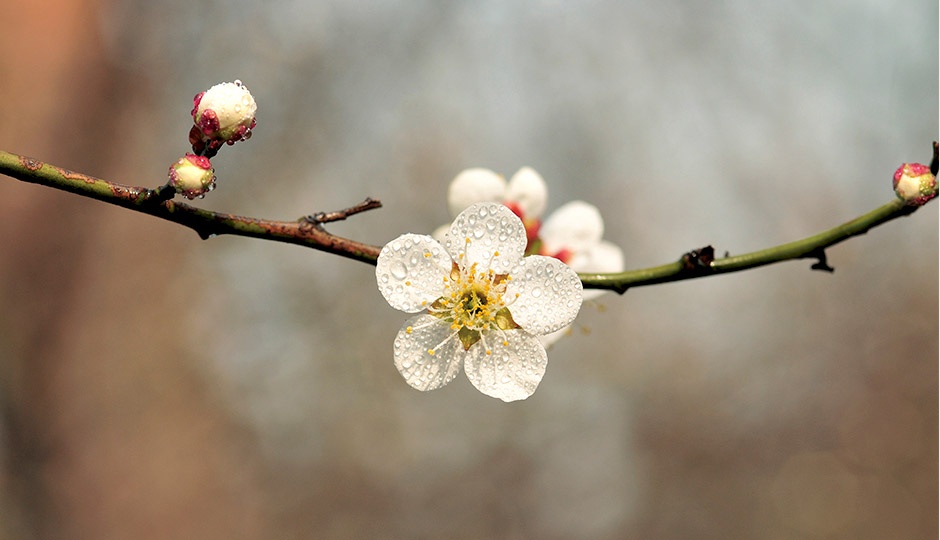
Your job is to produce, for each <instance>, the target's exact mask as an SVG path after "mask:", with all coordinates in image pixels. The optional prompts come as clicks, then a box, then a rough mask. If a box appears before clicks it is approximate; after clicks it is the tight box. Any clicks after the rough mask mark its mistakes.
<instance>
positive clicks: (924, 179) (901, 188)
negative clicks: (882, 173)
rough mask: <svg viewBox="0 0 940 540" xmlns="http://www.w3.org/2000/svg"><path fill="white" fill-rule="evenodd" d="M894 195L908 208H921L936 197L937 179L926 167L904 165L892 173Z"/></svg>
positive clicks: (912, 164) (910, 164) (917, 164)
mask: <svg viewBox="0 0 940 540" xmlns="http://www.w3.org/2000/svg"><path fill="white" fill-rule="evenodd" d="M894 193H895V194H897V196H898V198H899V199H901V200H903V201H904V202H906V203H907V204H908V205H909V206H921V205H923V204H926V203H927V201H929V200H930V199H933V198H934V197H936V196H937V177H936V176H934V175H933V174H931V172H930V167H927V166H926V165H921V164H920V163H905V164H904V165H901V166H900V167H898V170H897V171H895V173H894Z"/></svg>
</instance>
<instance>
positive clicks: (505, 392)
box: [464, 330, 548, 401]
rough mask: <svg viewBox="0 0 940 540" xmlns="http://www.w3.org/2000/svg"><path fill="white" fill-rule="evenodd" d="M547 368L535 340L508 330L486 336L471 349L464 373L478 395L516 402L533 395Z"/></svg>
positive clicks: (518, 331) (527, 335) (546, 363)
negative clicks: (480, 393)
mask: <svg viewBox="0 0 940 540" xmlns="http://www.w3.org/2000/svg"><path fill="white" fill-rule="evenodd" d="M484 341H485V342H486V345H487V346H489V349H487V347H486V346H484V343H483V342H484ZM487 351H489V352H490V354H487ZM547 365H548V355H546V354H545V347H542V344H541V343H539V340H538V339H537V338H536V337H535V336H533V335H531V334H529V333H528V332H526V331H524V330H507V331H505V332H487V333H486V334H485V335H484V336H483V340H481V341H480V342H479V343H477V344H475V345H474V346H473V347H470V351H469V354H468V355H467V358H466V365H465V366H464V369H465V370H466V372H467V378H468V379H470V382H471V383H472V384H473V386H475V387H476V388H477V390H479V391H480V392H483V393H484V394H486V395H488V396H491V397H495V398H499V399H501V400H503V401H516V400H519V399H525V398H527V397H529V396H531V395H532V393H533V392H535V389H536V387H538V385H539V382H540V381H541V380H542V376H544V375H545V367H546V366H547Z"/></svg>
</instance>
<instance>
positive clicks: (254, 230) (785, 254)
mask: <svg viewBox="0 0 940 540" xmlns="http://www.w3.org/2000/svg"><path fill="white" fill-rule="evenodd" d="M937 148H938V147H937V143H934V159H933V163H932V165H931V169H932V170H934V171H936V168H937ZM0 173H2V174H5V175H7V176H11V177H13V178H16V179H19V180H22V181H24V182H30V183H34V184H40V185H44V186H48V187H52V188H55V189H61V190H63V191H68V192H70V193H75V194H77V195H82V196H84V197H90V198H92V199H97V200H100V201H104V202H107V203H109V204H114V205H117V206H121V207H124V208H128V209H130V210H134V211H137V212H143V213H145V214H150V215H152V216H156V217H159V218H161V219H165V220H167V221H172V222H174V223H179V224H180V225H184V226H186V227H189V228H191V229H193V230H195V231H196V232H197V233H198V234H199V236H200V237H201V238H203V239H207V238H210V237H212V236H215V235H220V234H233V235H237V236H248V237H252V238H261V239H265V240H274V241H276V242H285V243H288V244H297V245H301V246H306V247H309V248H313V249H317V250H321V251H326V252H328V253H334V254H337V255H340V256H343V257H348V258H350V259H355V260H358V261H362V262H365V263H369V264H375V261H376V258H377V257H378V255H379V251H380V250H381V248H380V247H378V246H372V245H368V244H363V243H360V242H357V241H355V240H350V239H347V238H342V237H339V236H335V235H333V234H330V233H328V232H327V231H326V230H325V229H324V228H323V224H324V223H329V222H332V221H337V220H341V219H345V218H346V217H349V216H351V215H353V214H357V213H359V212H363V211H366V210H370V209H372V208H377V207H379V206H381V203H379V202H378V201H376V200H373V199H366V200H365V202H363V203H362V204H359V205H357V206H353V207H351V208H347V209H345V210H340V211H336V212H320V213H317V214H313V215H310V216H305V217H302V218H300V219H298V220H296V221H271V220H265V219H258V218H251V217H244V216H237V215H234V214H224V213H219V212H212V211H210V210H202V209H199V208H195V207H193V206H190V205H187V204H184V203H180V202H174V201H173V200H168V199H170V198H171V197H172V195H173V193H172V192H168V191H167V189H166V186H164V187H162V188H159V189H148V188H142V187H134V186H126V185H122V184H117V183H114V182H108V181H106V180H101V179H99V178H94V177H91V176H87V175H84V174H80V173H75V172H72V171H69V170H66V169H62V168H60V167H56V166H53V165H48V164H45V163H42V162H40V161H37V160H34V159H30V158H27V157H23V156H19V155H16V154H11V153H8V152H3V151H0ZM934 174H936V172H934ZM917 208H918V207H916V206H907V205H905V203H904V201H901V200H899V199H895V200H893V201H891V202H889V203H887V204H885V205H882V206H880V207H878V208H876V209H874V210H872V211H871V212H868V213H867V214H864V215H862V216H859V217H857V218H855V219H853V220H851V221H848V222H846V223H843V224H842V225H839V226H838V227H835V228H833V229H829V230H828V231H824V232H821V233H819V234H815V235H813V236H810V237H807V238H804V239H802V240H797V241H795V242H789V243H787V244H781V245H779V246H775V247H771V248H767V249H762V250H759V251H754V252H751V253H745V254H743V255H736V256H733V257H724V258H721V259H714V257H713V254H714V250H713V249H712V248H711V246H707V247H705V248H702V249H698V250H695V251H692V252H689V253H686V254H685V255H683V256H682V258H680V259H679V260H678V261H676V262H673V263H669V264H664V265H661V266H655V267H653V268H644V269H641V270H631V271H628V272H621V273H617V274H580V277H581V281H582V283H583V284H584V286H585V287H586V288H592V289H609V290H612V291H616V292H618V293H621V294H622V293H623V292H625V291H626V290H627V289H629V288H631V287H641V286H645V285H655V284H657V283H667V282H670V281H680V280H684V279H693V278H700V277H705V276H711V275H716V274H726V273H729V272H738V271H741V270H747V269H749V268H756V267H758V266H765V265H768V264H772V263H776V262H781V261H787V260H791V259H807V258H811V259H817V262H816V263H815V264H814V265H813V266H812V268H813V269H816V270H826V271H830V272H831V271H832V268H831V267H829V265H828V264H827V263H826V253H825V249H826V248H828V247H830V246H833V245H835V244H838V243H839V242H842V241H844V240H847V239H849V238H852V237H853V236H858V235H861V234H865V233H866V232H867V231H868V230H869V229H871V228H872V227H876V226H878V225H881V224H882V223H885V222H888V221H891V220H892V219H895V218H899V217H903V216H907V215H909V214H911V213H912V212H914V211H915V210H916V209H917Z"/></svg>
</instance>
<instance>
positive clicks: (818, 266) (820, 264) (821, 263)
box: [806, 249, 836, 274]
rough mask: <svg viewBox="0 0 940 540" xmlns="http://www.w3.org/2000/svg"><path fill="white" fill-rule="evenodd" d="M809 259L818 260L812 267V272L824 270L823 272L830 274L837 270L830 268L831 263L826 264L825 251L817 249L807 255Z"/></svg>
mask: <svg viewBox="0 0 940 540" xmlns="http://www.w3.org/2000/svg"><path fill="white" fill-rule="evenodd" d="M806 257H808V258H816V259H818V260H817V261H816V262H815V263H813V265H812V266H810V267H809V268H810V270H822V271H823V272H829V273H830V274H831V273H833V272H835V271H836V269H835V268H833V267H831V266H829V263H827V262H826V251H825V250H823V249H817V250H814V251H812V252H810V253H809V254H807V255H806Z"/></svg>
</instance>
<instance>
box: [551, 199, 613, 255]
mask: <svg viewBox="0 0 940 540" xmlns="http://www.w3.org/2000/svg"><path fill="white" fill-rule="evenodd" d="M603 236H604V220H603V219H602V218H601V213H600V212H599V211H598V210H597V207H595V206H594V205H591V204H588V203H586V202H584V201H572V202H570V203H568V204H566V205H564V206H562V207H561V208H559V209H558V210H555V211H554V212H552V215H550V216H548V219H546V220H545V222H544V223H542V228H541V229H540V230H539V237H540V238H541V239H542V250H543V253H550V254H554V253H557V252H559V251H561V250H563V249H567V250H569V251H572V252H578V251H583V250H586V249H590V248H591V247H592V246H594V245H595V244H597V243H598V242H600V241H601V238H602V237H603Z"/></svg>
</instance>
